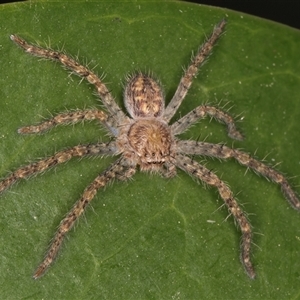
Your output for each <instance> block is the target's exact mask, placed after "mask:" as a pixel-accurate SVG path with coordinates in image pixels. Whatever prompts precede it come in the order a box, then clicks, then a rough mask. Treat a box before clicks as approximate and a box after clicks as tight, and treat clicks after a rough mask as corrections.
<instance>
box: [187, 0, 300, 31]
mask: <svg viewBox="0 0 300 300" xmlns="http://www.w3.org/2000/svg"><path fill="white" fill-rule="evenodd" d="M186 2H193V3H199V4H206V5H211V6H218V7H224V8H228V9H232V10H236V11H240V12H244V13H247V14H250V15H255V16H258V17H261V18H264V19H269V20H273V21H276V22H279V23H283V24H286V25H289V26H291V27H295V28H298V29H300V1H299V0H293V1H292V0H287V1H284V0H273V1H271V0H261V1H259V0H252V1H251V0H190V1H186Z"/></svg>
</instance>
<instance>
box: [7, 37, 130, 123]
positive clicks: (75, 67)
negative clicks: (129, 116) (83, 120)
mask: <svg viewBox="0 0 300 300" xmlns="http://www.w3.org/2000/svg"><path fill="white" fill-rule="evenodd" d="M10 38H11V40H12V41H13V42H15V43H16V44H17V45H18V46H20V47H21V48H23V49H24V50H25V51H26V52H27V53H30V54H32V55H34V56H38V57H42V58H46V59H52V60H56V61H59V62H60V63H61V64H62V65H63V66H65V67H66V68H68V69H70V70H71V71H72V72H73V73H75V74H77V75H79V76H81V77H83V78H85V79H86V80H87V81H88V82H89V83H91V84H93V85H94V86H95V88H96V89H97V92H98V94H99V96H100V98H101V100H102V102H103V104H104V106H105V107H106V108H107V110H108V111H109V112H110V113H111V114H112V116H113V118H114V121H115V122H114V123H115V124H114V127H116V124H119V122H122V121H123V120H124V119H125V118H126V116H125V114H124V113H123V111H122V110H121V109H120V107H119V106H118V105H117V103H116V102H115V100H114V98H113V97H112V95H111V93H110V92H109V90H108V89H107V87H106V85H105V84H104V83H103V82H102V81H101V80H100V79H99V78H98V76H97V75H96V74H95V73H93V72H92V71H91V70H90V69H88V68H87V67H85V66H83V65H81V64H79V63H78V62H77V61H76V60H74V59H73V58H71V57H68V56H67V55H66V54H64V53H62V52H58V51H54V50H50V49H44V48H42V47H39V46H35V45H32V44H29V43H27V42H26V41H25V40H23V39H22V38H20V37H18V36H16V35H11V36H10Z"/></svg>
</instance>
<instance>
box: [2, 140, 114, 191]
mask: <svg viewBox="0 0 300 300" xmlns="http://www.w3.org/2000/svg"><path fill="white" fill-rule="evenodd" d="M116 149H117V147H116V144H115V142H110V143H97V144H89V145H78V146H75V147H73V148H70V149H66V150H62V151H59V152H57V153H55V154H54V155H53V156H50V157H48V158H45V159H42V160H40V161H38V162H34V163H31V164H29V165H27V166H24V167H21V168H19V169H17V170H16V171H14V172H12V173H11V174H9V175H8V176H7V177H6V178H5V179H3V180H2V181H0V193H1V192H3V191H4V190H6V189H7V188H9V187H10V186H12V185H13V184H14V183H15V182H17V181H18V180H20V179H25V178H28V177H30V176H32V175H35V174H37V173H41V172H44V171H46V170H47V169H49V168H50V167H54V166H56V165H58V164H62V163H64V162H67V161H68V160H70V159H71V158H73V157H84V156H87V155H116V154H117V150H116Z"/></svg>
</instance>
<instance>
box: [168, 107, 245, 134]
mask: <svg viewBox="0 0 300 300" xmlns="http://www.w3.org/2000/svg"><path fill="white" fill-rule="evenodd" d="M206 115H209V116H210V117H213V118H215V119H216V120H218V121H220V122H222V123H224V124H225V125H227V129H228V135H229V137H231V138H233V139H235V140H242V139H243V135H242V134H241V133H240V132H239V131H238V130H237V128H236V126H235V123H234V119H233V118H232V117H231V116H230V115H229V114H227V113H226V112H224V111H222V110H220V109H218V108H216V107H214V106H209V105H200V106H198V107H196V108H195V109H193V110H192V111H191V112H189V113H188V114H186V115H185V116H184V117H182V118H181V119H179V120H178V121H176V122H175V123H174V124H172V125H171V128H172V132H173V133H174V135H178V134H181V133H183V132H184V131H185V130H186V129H188V128H189V127H190V126H191V125H193V124H194V123H196V122H197V121H198V120H199V119H202V118H204V117H205V116H206Z"/></svg>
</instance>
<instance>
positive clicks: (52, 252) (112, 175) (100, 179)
mask: <svg viewBox="0 0 300 300" xmlns="http://www.w3.org/2000/svg"><path fill="white" fill-rule="evenodd" d="M134 173H135V166H128V165H127V164H126V163H125V162H124V160H122V158H120V159H118V160H117V161H116V162H115V163H114V164H113V165H112V166H111V167H110V168H109V169H108V170H106V171H105V172H103V173H102V174H100V175H99V176H97V177H96V179H95V180H94V181H93V182H92V183H91V184H90V185H89V186H88V187H87V188H86V189H85V190H84V192H83V195H82V197H81V198H80V199H79V200H78V201H77V203H76V204H75V205H74V207H73V208H72V209H71V211H70V212H69V213H68V214H67V216H66V217H65V218H64V219H63V220H62V221H61V223H60V225H59V227H58V230H57V232H56V234H55V236H54V238H53V240H52V242H51V245H50V248H49V250H48V252H47V254H46V256H45V258H44V260H43V261H42V263H41V264H40V265H39V266H38V268H37V270H36V271H35V273H34V275H33V278H34V279H37V278H39V277H40V276H42V275H43V274H44V272H45V271H46V269H47V268H48V267H49V266H50V264H51V263H52V262H53V260H54V259H55V257H56V255H57V252H58V250H59V248H60V246H61V244H62V242H63V240H64V237H65V235H66V234H67V233H68V232H69V231H70V229H71V228H72V226H73V225H74V223H75V222H76V220H77V219H78V218H79V217H80V215H81V214H82V213H83V212H84V210H85V208H86V206H87V205H88V204H89V203H90V202H91V201H92V200H93V198H94V197H95V195H96V193H97V191H98V190H99V189H100V188H103V187H104V186H106V185H107V184H108V183H109V182H110V181H112V180H113V179H119V180H126V179H128V178H130V177H132V176H133V175H134Z"/></svg>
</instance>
